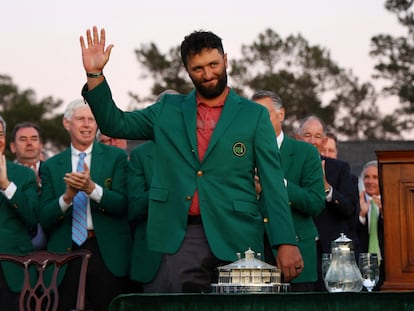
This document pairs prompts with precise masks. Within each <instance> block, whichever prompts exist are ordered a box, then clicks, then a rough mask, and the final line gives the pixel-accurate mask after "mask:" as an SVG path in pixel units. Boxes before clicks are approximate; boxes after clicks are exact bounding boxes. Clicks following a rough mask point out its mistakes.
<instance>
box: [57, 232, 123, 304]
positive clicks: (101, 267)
mask: <svg viewBox="0 0 414 311" xmlns="http://www.w3.org/2000/svg"><path fill="white" fill-rule="evenodd" d="M79 248H82V249H89V250H90V251H91V252H92V256H91V258H90V260H89V265H88V272H87V278H86V295H85V300H86V310H93V311H108V307H109V304H110V303H111V301H112V299H113V298H115V297H116V296H117V295H119V294H122V293H124V292H126V288H127V284H128V278H127V277H121V278H120V277H116V276H114V275H113V274H112V273H111V272H110V271H109V270H108V268H107V267H106V265H105V263H104V261H103V258H102V256H101V252H100V250H99V247H98V242H97V241H96V238H91V239H88V240H86V242H85V243H83V244H82V245H81V246H80V247H79V246H77V245H76V244H73V250H76V249H79ZM80 264H81V261H80V260H79V261H73V262H71V263H70V264H69V265H68V269H67V270H66V274H65V277H64V278H63V281H62V283H61V284H60V286H59V309H58V310H59V311H67V310H71V309H74V308H75V303H76V297H77V288H78V281H79V271H80Z"/></svg>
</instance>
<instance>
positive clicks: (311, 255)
mask: <svg viewBox="0 0 414 311" xmlns="http://www.w3.org/2000/svg"><path fill="white" fill-rule="evenodd" d="M280 154H281V164H282V169H283V172H284V174H285V179H286V180H287V192H288V197H289V205H290V207H291V209H292V217H293V223H294V226H295V232H296V239H297V240H298V246H299V249H300V252H301V254H302V258H303V261H304V263H305V267H304V269H303V271H302V272H301V274H300V275H299V276H298V277H297V278H295V279H294V280H293V281H292V283H304V282H306V283H308V282H315V281H316V279H317V267H316V264H317V263H316V238H317V236H318V231H317V229H316V226H315V224H314V221H313V216H317V215H318V214H319V213H320V212H321V211H322V210H323V209H324V208H325V192H324V185H323V172H322V166H321V161H320V157H319V153H318V150H317V149H316V148H315V147H314V146H312V145H311V144H308V143H306V142H302V141H297V140H294V139H292V138H290V137H288V136H286V135H285V136H284V138H283V142H282V145H281V146H280Z"/></svg>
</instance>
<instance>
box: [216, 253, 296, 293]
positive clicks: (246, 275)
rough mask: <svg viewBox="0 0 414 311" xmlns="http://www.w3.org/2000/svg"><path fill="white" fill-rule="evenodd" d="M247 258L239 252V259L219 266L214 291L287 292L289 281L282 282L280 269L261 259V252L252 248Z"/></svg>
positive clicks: (246, 255)
mask: <svg viewBox="0 0 414 311" xmlns="http://www.w3.org/2000/svg"><path fill="white" fill-rule="evenodd" d="M244 254H245V258H241V255H240V253H237V257H238V260H237V261H235V262H233V263H231V264H228V265H225V266H221V267H218V268H217V269H218V271H219V277H218V283H217V284H211V286H212V291H213V293H275V292H287V291H288V290H289V283H281V274H280V270H279V269H278V268H277V267H275V266H272V265H269V264H267V263H265V262H263V261H261V260H260V258H261V255H260V253H258V254H257V257H255V252H254V251H252V250H251V249H250V248H249V249H248V250H247V251H245V252H244Z"/></svg>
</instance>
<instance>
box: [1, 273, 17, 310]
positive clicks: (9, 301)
mask: <svg viewBox="0 0 414 311" xmlns="http://www.w3.org/2000/svg"><path fill="white" fill-rule="evenodd" d="M0 306H1V307H0V308H1V310H9V311H18V310H19V293H14V292H12V291H11V290H10V289H9V287H8V286H7V283H6V280H5V278H4V273H3V268H2V267H1V266H0Z"/></svg>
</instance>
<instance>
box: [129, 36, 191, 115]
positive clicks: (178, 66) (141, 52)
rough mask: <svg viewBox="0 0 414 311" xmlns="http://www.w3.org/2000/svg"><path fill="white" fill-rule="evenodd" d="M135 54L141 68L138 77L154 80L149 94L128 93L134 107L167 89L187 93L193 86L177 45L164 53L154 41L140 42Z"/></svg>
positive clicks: (151, 100) (152, 98)
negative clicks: (141, 95) (140, 95)
mask: <svg viewBox="0 0 414 311" xmlns="http://www.w3.org/2000/svg"><path fill="white" fill-rule="evenodd" d="M135 55H136V57H137V60H138V62H139V63H140V64H141V67H142V68H143V73H142V74H141V76H140V78H141V79H147V78H148V77H150V78H151V79H152V80H153V81H154V84H153V86H152V87H151V94H150V96H147V97H144V98H140V97H139V96H138V95H137V94H134V93H130V94H129V95H130V96H131V97H132V98H133V99H135V101H136V102H137V105H135V106H134V107H135V108H137V107H139V106H140V105H142V104H143V103H147V102H153V100H154V98H156V97H157V96H158V95H159V94H160V93H162V92H163V91H165V90H167V89H171V90H175V91H177V92H179V93H188V92H189V91H190V90H192V87H193V86H192V84H191V81H190V80H189V78H188V76H187V72H186V71H185V69H184V68H183V65H182V61H181V56H180V47H179V46H177V47H174V48H171V49H170V50H169V51H168V53H167V54H166V55H164V54H162V53H161V52H160V51H159V49H158V47H157V46H156V45H155V43H153V42H151V43H149V44H142V45H141V48H140V49H136V50H135ZM134 107H130V108H134Z"/></svg>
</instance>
